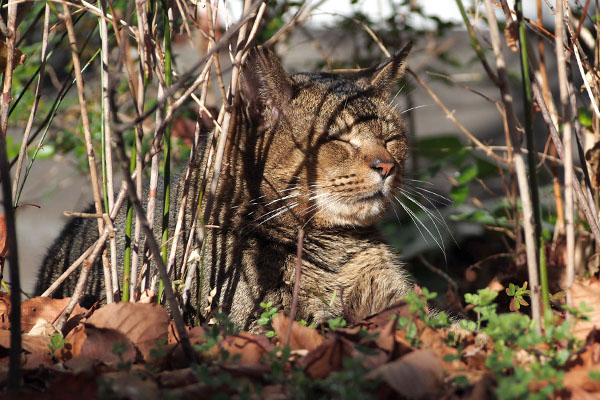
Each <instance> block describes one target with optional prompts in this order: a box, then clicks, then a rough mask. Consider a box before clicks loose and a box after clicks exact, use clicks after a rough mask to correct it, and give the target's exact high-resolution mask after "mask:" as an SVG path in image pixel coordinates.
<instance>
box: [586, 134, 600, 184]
mask: <svg viewBox="0 0 600 400" xmlns="http://www.w3.org/2000/svg"><path fill="white" fill-rule="evenodd" d="M597 140H598V141H597V142H596V143H594V145H593V146H592V147H590V148H589V149H587V151H586V152H585V159H586V161H587V162H588V163H589V164H590V167H591V170H592V174H593V175H592V183H593V185H594V187H596V188H600V137H597Z"/></svg>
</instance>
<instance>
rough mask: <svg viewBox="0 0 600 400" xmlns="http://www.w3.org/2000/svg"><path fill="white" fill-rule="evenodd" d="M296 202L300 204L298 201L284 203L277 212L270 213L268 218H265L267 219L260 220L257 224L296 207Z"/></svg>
mask: <svg viewBox="0 0 600 400" xmlns="http://www.w3.org/2000/svg"><path fill="white" fill-rule="evenodd" d="M298 204H300V203H291V204H286V205H285V206H283V207H280V208H278V209H277V210H280V211H279V212H278V213H276V214H273V215H271V216H270V217H269V218H267V219H265V220H264V221H262V222H260V223H259V224H258V226H261V225H262V224H264V223H266V222H267V221H269V220H271V219H273V218H275V217H277V216H278V215H281V214H283V213H284V212H286V211H290V210H292V209H293V208H294V207H296V206H297V205H298Z"/></svg>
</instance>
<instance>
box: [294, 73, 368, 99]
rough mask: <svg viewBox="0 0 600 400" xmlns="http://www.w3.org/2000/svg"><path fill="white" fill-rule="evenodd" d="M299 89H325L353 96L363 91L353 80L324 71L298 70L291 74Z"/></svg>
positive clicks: (331, 92) (344, 95)
mask: <svg viewBox="0 0 600 400" xmlns="http://www.w3.org/2000/svg"><path fill="white" fill-rule="evenodd" d="M291 78H292V80H293V81H294V82H295V83H296V85H297V87H298V88H299V89H300V90H314V91H325V92H327V93H328V94H331V95H337V96H340V97H347V96H353V95H356V94H358V93H361V92H363V89H362V88H360V87H359V86H358V85H357V84H356V82H355V81H354V80H351V79H348V78H345V77H343V76H340V75H336V74H328V73H325V72H300V73H297V74H293V75H291Z"/></svg>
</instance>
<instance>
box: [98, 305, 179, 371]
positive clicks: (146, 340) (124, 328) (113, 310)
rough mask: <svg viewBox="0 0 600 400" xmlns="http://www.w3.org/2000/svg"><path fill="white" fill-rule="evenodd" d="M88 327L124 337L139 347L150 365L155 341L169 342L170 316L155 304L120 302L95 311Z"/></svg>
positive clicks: (155, 346)
mask: <svg viewBox="0 0 600 400" xmlns="http://www.w3.org/2000/svg"><path fill="white" fill-rule="evenodd" d="M87 323H90V324H93V325H94V326H95V327H96V328H112V329H116V330H118V331H119V332H121V333H123V334H124V335H125V336H127V337H128V338H129V340H131V341H132V342H133V344H134V345H135V346H137V348H138V349H139V350H140V352H141V353H142V355H143V356H144V359H145V360H146V361H150V360H151V359H152V357H151V355H150V351H151V350H152V349H156V348H157V344H156V341H160V340H163V341H164V342H165V343H166V341H167V328H168V326H169V315H168V314H167V311H166V310H165V309H164V308H162V307H161V306H158V305H156V304H141V303H127V302H120V303H111V304H109V305H107V306H105V307H102V308H100V309H98V310H96V311H95V312H94V313H93V314H92V316H91V317H90V318H88V319H87Z"/></svg>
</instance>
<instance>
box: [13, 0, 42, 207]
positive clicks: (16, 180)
mask: <svg viewBox="0 0 600 400" xmlns="http://www.w3.org/2000/svg"><path fill="white" fill-rule="evenodd" d="M49 29H50V6H49V5H48V4H47V3H46V6H45V10H44V28H43V31H42V53H41V62H40V71H39V75H38V82H37V85H36V87H35V98H34V100H33V105H32V106H31V112H30V114H29V119H28V120H27V126H26V127H25V132H24V133H23V141H22V142H21V148H20V149H19V158H18V159H17V165H16V168H15V178H14V180H13V188H12V190H13V195H12V198H13V199H14V204H15V205H17V204H18V203H19V197H18V193H19V192H18V189H19V180H20V179H21V168H22V166H23V160H24V158H25V152H26V151H27V142H28V141H29V135H30V134H31V128H32V127H33V120H34V119H35V114H36V112H37V109H38V104H39V102H40V96H41V89H42V82H43V80H44V76H45V72H46V54H47V50H48V31H49Z"/></svg>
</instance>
